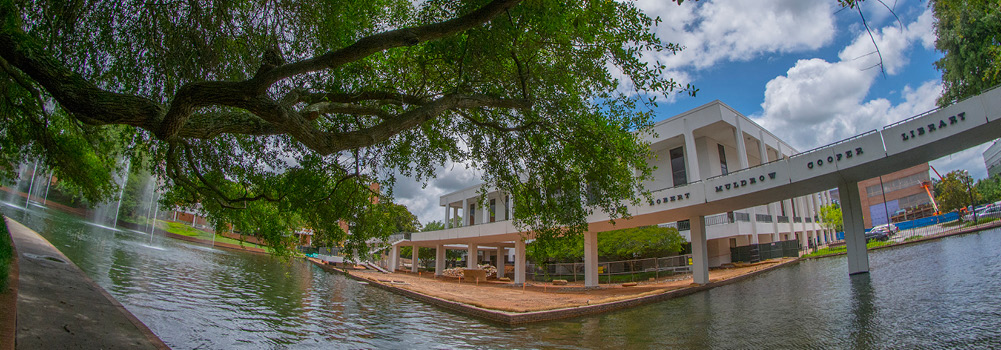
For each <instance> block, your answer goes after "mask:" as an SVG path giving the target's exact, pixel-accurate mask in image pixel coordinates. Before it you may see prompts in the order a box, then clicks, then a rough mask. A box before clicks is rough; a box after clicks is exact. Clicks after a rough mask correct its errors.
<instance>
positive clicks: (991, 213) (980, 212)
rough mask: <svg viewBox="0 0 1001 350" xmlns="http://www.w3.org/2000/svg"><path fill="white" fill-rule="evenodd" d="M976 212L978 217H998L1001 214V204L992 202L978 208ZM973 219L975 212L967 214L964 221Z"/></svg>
mask: <svg viewBox="0 0 1001 350" xmlns="http://www.w3.org/2000/svg"><path fill="white" fill-rule="evenodd" d="M976 212H977V218H978V219H979V218H982V217H998V216H1001V205H997V204H994V203H991V204H988V205H986V206H984V207H982V208H977V211H976ZM972 220H973V213H970V214H966V216H963V221H972Z"/></svg>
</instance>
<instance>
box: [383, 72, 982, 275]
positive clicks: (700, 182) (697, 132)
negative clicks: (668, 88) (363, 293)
mask: <svg viewBox="0 0 1001 350" xmlns="http://www.w3.org/2000/svg"><path fill="white" fill-rule="evenodd" d="M999 134H1001V88H996V89H993V90H990V91H987V92H984V93H982V94H980V95H977V96H974V97H970V98H968V99H965V100H962V101H958V102H956V103H954V104H951V105H949V106H945V107H942V108H938V109H935V110H932V111H929V112H927V113H922V114H919V115H916V116H913V117H910V118H907V119H904V120H901V121H898V122H896V123H893V124H890V125H887V126H885V127H883V128H882V129H879V130H872V131H868V132H865V133H862V134H859V135H856V136H853V137H851V138H848V139H845V140H841V141H837V142H834V143H831V144H828V145H824V146H821V147H817V148H814V149H811V150H808V151H804V152H800V153H795V154H792V153H793V152H794V151H793V150H792V149H791V147H788V145H786V144H784V143H782V142H781V141H780V140H778V139H777V138H775V137H774V135H771V134H770V133H768V132H767V131H766V130H763V129H761V127H760V126H758V125H756V124H754V123H753V122H751V120H749V119H747V118H745V117H744V116H741V115H740V114H739V113H737V112H736V111H734V110H733V109H732V108H729V107H727V106H726V105H724V104H722V103H720V102H712V103H709V104H706V105H704V106H702V107H699V108H696V109H694V110H692V111H689V112H686V113H684V114H681V115H679V116H676V117H673V118H670V119H668V120H666V121H663V122H661V123H658V124H657V125H656V126H655V127H654V133H652V134H649V135H644V137H647V140H649V141H650V142H651V144H652V145H653V150H655V152H658V153H657V155H658V156H657V157H656V159H654V160H653V162H652V163H653V164H654V165H657V166H658V171H657V172H656V173H655V178H654V179H653V180H651V181H650V182H648V183H647V186H650V187H649V188H650V189H651V190H650V191H651V193H652V195H653V197H654V198H655V200H654V201H651V202H650V203H644V204H640V205H632V204H628V205H626V210H628V211H629V213H630V214H631V217H630V218H629V219H620V220H617V221H616V224H615V225H614V226H613V225H612V224H611V222H610V221H609V220H608V217H607V216H604V215H603V214H601V213H596V214H594V215H591V216H589V217H587V218H586V220H587V222H588V223H589V224H588V225H589V226H588V230H587V232H585V233H584V271H585V272H584V285H585V286H586V287H596V286H597V285H598V270H599V269H598V249H597V233H598V232H603V231H610V230H615V229H621V228H630V227H639V226H646V225H656V224H664V223H670V222H677V221H684V220H688V222H689V223H690V225H689V230H688V236H689V237H690V240H691V243H692V256H691V261H692V262H691V268H692V281H693V282H694V283H699V284H705V283H709V266H710V257H711V258H712V260H713V263H722V262H723V261H725V259H726V258H725V254H722V252H723V250H724V248H725V247H729V246H733V245H741V244H742V243H743V242H744V240H746V242H748V243H752V242H755V241H757V242H766V241H765V240H769V239H770V240H771V241H778V240H784V239H793V238H796V237H798V240H799V241H800V242H801V243H802V245H803V246H805V245H806V243H807V241H809V240H810V238H811V237H817V238H818V241H819V242H820V243H821V244H823V243H824V242H825V241H828V240H829V238H830V235H831V232H829V231H827V230H824V229H822V228H821V227H820V226H819V225H817V224H816V222H815V214H816V212H817V208H819V207H820V205H822V204H826V203H827V202H830V197H829V196H828V195H827V193H828V191H827V190H828V189H830V188H831V187H833V186H832V185H835V186H837V188H838V192H839V193H840V196H841V203H840V204H841V210H842V214H843V216H842V219H843V220H842V221H843V223H844V229H845V246H846V248H847V252H848V253H847V259H848V273H849V274H858V273H867V272H868V271H869V258H868V255H867V253H866V244H865V243H866V242H865V228H864V225H863V224H864V222H863V214H862V211H863V210H862V209H863V208H862V206H861V203H862V202H861V199H860V198H861V197H860V194H859V192H860V191H859V188H858V183H859V181H863V180H865V179H869V178H873V177H877V176H881V175H884V174H888V173H891V172H894V171H899V170H902V169H906V168H908V167H912V166H915V165H917V164H920V163H924V162H928V161H929V160H932V159H937V158H940V157H943V156H945V155H948V154H952V153H955V152H959V151H962V150H965V149H968V148H970V147H973V146H976V145H979V144H981V143H983V142H986V141H989V140H993V139H996V138H997V135H999ZM731 162H732V163H731ZM478 188H479V186H476V187H473V188H469V189H465V190H462V191H458V192H456V193H452V194H448V195H445V196H442V197H441V199H440V200H441V202H440V204H441V205H442V206H443V207H445V213H444V214H445V218H446V219H447V220H446V221H448V222H449V228H447V229H445V230H441V231H433V232H423V233H418V234H414V235H412V237H411V238H410V239H408V240H403V241H400V242H397V243H395V244H394V250H395V249H396V248H398V247H399V246H400V245H408V246H418V247H432V248H436V250H437V261H438V263H437V264H436V273H437V274H440V273H441V272H442V270H443V262H444V257H445V249H446V248H448V249H456V248H458V249H462V247H465V249H467V250H468V251H469V253H470V254H469V255H470V256H476V255H477V253H478V251H481V250H484V249H488V250H491V251H495V252H496V253H497V255H504V254H503V253H504V252H505V251H509V250H510V247H514V276H513V277H514V281H515V283H523V282H524V281H525V240H526V239H530V238H531V235H530V233H526V232H518V231H517V230H516V229H515V228H514V226H513V225H512V224H511V221H510V220H503V219H502V218H506V217H509V215H507V214H505V212H506V211H509V209H510V208H511V206H510V201H515V200H517V198H509V196H507V195H505V194H502V193H497V191H496V190H494V189H486V192H487V193H488V195H487V198H486V201H485V202H483V203H486V204H485V205H484V206H483V207H484V208H478V207H477V206H476V205H475V204H476V203H478V199H479V198H478V197H477V193H478V191H477V189H478ZM491 199H493V200H491ZM491 208H493V210H491ZM731 213H732V214H731ZM456 214H458V215H462V217H464V218H465V220H463V221H464V222H458V220H448V219H451V218H455V217H456V216H455V215H456ZM752 214H753V215H752ZM731 217H732V218H733V219H732V220H731V219H730V218H731ZM769 220H771V222H769ZM769 224H770V225H769ZM717 226H718V227H717ZM769 226H771V228H770V229H769ZM682 228H683V227H682ZM725 242H729V244H724V243H725ZM397 255H398V254H393V256H397ZM415 258H416V255H415ZM475 263H476V260H475V259H470V261H469V265H470V266H473V265H475ZM393 266H396V265H395V264H393Z"/></svg>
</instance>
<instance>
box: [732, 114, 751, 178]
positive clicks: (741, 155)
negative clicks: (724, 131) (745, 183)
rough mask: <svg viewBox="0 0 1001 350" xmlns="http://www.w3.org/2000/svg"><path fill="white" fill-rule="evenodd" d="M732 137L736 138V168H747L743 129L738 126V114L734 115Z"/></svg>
mask: <svg viewBox="0 0 1001 350" xmlns="http://www.w3.org/2000/svg"><path fill="white" fill-rule="evenodd" d="M733 137H734V139H736V140H737V161H738V162H739V164H737V165H738V166H740V168H738V169H747V167H748V166H750V165H749V164H750V163H749V162H748V161H747V145H746V144H745V143H744V129H742V128H741V127H740V116H739V115H738V116H735V117H734V130H733Z"/></svg>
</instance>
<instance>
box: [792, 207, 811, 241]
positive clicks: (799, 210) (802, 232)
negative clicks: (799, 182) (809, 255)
mask: <svg viewBox="0 0 1001 350" xmlns="http://www.w3.org/2000/svg"><path fill="white" fill-rule="evenodd" d="M793 200H794V201H796V202H795V203H796V205H795V206H794V207H793V217H792V221H793V223H794V225H793V227H795V226H797V225H795V222H796V216H799V217H800V222H799V225H798V226H799V230H798V231H796V232H799V246H800V249H801V250H803V251H804V252H805V251H806V250H807V249H809V247H810V245H809V243H808V242H809V237H807V234H806V223H805V222H804V221H806V220H803V211H804V210H803V209H804V208H803V200H802V198H800V197H796V198H793Z"/></svg>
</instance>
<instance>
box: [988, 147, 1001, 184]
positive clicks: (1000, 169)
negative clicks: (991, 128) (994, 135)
mask: <svg viewBox="0 0 1001 350" xmlns="http://www.w3.org/2000/svg"><path fill="white" fill-rule="evenodd" d="M984 166H986V167H987V176H988V177H994V176H996V175H997V174H1001V142H998V141H994V143H993V144H991V146H990V147H987V149H986V150H984Z"/></svg>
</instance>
